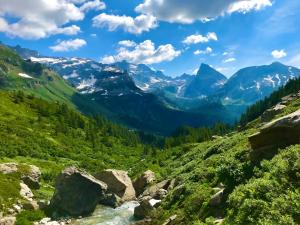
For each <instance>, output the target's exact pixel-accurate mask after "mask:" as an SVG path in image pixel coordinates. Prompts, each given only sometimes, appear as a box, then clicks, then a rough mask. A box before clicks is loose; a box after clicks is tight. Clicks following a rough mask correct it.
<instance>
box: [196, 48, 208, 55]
mask: <svg viewBox="0 0 300 225" xmlns="http://www.w3.org/2000/svg"><path fill="white" fill-rule="evenodd" d="M212 52H213V50H212V48H211V47H207V48H206V49H205V50H199V49H198V50H196V51H194V55H202V54H210V53H212Z"/></svg>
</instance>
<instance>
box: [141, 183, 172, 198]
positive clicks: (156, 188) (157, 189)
mask: <svg viewBox="0 0 300 225" xmlns="http://www.w3.org/2000/svg"><path fill="white" fill-rule="evenodd" d="M170 183H171V180H164V181H161V182H159V183H157V184H154V185H152V186H150V187H148V188H147V189H146V190H145V191H144V192H143V194H142V197H143V196H151V197H152V198H156V199H162V198H164V197H165V196H166V195H167V193H168V191H167V189H168V187H169V186H170Z"/></svg>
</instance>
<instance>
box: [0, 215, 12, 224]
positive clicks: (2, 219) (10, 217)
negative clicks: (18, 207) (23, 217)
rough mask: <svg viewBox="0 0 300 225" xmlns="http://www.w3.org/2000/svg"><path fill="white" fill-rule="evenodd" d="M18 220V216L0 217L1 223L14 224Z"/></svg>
mask: <svg viewBox="0 0 300 225" xmlns="http://www.w3.org/2000/svg"><path fill="white" fill-rule="evenodd" d="M15 222H16V217H14V216H8V217H3V218H0V225H14V224H15Z"/></svg>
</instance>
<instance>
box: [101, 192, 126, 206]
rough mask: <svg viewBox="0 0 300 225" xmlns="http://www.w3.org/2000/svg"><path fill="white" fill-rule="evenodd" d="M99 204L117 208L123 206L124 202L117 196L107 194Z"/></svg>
mask: <svg viewBox="0 0 300 225" xmlns="http://www.w3.org/2000/svg"><path fill="white" fill-rule="evenodd" d="M99 203H100V204H102V205H106V206H110V207H113V208H116V207H118V206H120V205H122V203H123V201H122V199H121V198H120V197H119V196H117V195H116V194H112V193H106V194H105V195H104V196H103V197H101V199H100V200H99Z"/></svg>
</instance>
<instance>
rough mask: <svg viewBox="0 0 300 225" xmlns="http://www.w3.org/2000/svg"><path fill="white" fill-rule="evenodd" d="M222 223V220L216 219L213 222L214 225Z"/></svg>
mask: <svg viewBox="0 0 300 225" xmlns="http://www.w3.org/2000/svg"><path fill="white" fill-rule="evenodd" d="M223 222H224V219H216V220H215V221H214V224H216V225H221V224H223Z"/></svg>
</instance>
